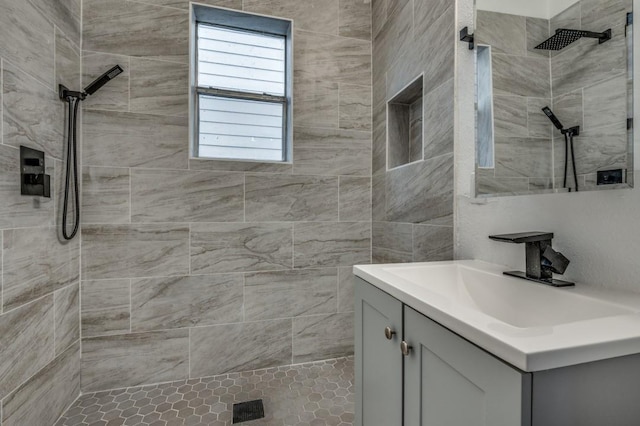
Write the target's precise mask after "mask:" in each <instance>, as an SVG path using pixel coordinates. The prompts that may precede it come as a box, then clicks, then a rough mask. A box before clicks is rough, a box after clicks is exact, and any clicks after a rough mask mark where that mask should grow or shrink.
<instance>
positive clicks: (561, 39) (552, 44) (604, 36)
mask: <svg viewBox="0 0 640 426" xmlns="http://www.w3.org/2000/svg"><path fill="white" fill-rule="evenodd" d="M583 37H585V38H597V39H598V42H599V43H600V44H602V43H604V42H606V41H609V40H611V28H609V29H608V30H606V31H604V32H601V33H596V32H593V31H582V30H572V29H569V28H558V29H557V30H556V33H555V34H554V35H552V36H551V37H549V38H548V39H546V40H545V41H543V42H542V43H540V44H539V45H537V46H536V47H535V48H536V49H539V50H562V49H564V48H565V47H567V46H568V45H570V44H571V43H573V42H575V41H577V40H580V39H581V38H583Z"/></svg>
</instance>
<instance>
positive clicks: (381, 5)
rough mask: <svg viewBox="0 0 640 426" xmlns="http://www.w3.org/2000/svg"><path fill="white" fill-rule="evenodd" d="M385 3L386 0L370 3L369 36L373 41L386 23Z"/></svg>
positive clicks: (375, 0) (376, 0)
mask: <svg viewBox="0 0 640 426" xmlns="http://www.w3.org/2000/svg"><path fill="white" fill-rule="evenodd" d="M387 1H388V0H372V1H371V36H372V38H374V39H375V38H376V37H377V36H378V33H379V32H380V30H382V28H383V27H384V24H385V23H386V22H387Z"/></svg>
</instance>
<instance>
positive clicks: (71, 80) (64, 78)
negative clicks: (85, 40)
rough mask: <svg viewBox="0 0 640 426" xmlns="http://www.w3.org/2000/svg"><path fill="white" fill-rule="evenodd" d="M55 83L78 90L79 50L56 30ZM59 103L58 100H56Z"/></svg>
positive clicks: (79, 73) (76, 44)
mask: <svg viewBox="0 0 640 426" xmlns="http://www.w3.org/2000/svg"><path fill="white" fill-rule="evenodd" d="M55 56H56V62H55V64H56V83H58V84H64V85H65V86H67V87H69V88H70V89H71V90H76V89H79V88H80V84H81V72H80V48H79V46H78V43H77V42H76V43H74V42H73V41H72V40H70V39H69V38H67V37H65V35H64V34H63V33H62V32H61V31H60V30H59V29H58V28H56V55H55ZM58 102H59V100H58ZM58 105H59V104H58Z"/></svg>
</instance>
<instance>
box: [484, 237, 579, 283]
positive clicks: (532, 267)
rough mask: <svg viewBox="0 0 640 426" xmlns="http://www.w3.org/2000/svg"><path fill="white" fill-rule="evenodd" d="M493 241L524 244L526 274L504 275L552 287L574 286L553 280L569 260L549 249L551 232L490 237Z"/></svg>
mask: <svg viewBox="0 0 640 426" xmlns="http://www.w3.org/2000/svg"><path fill="white" fill-rule="evenodd" d="M489 238H491V239H492V240H494V241H502V242H506V243H514V244H521V243H524V244H525V249H526V255H527V266H526V272H520V271H507V272H505V273H504V274H505V275H509V276H512V277H517V278H524V279H526V280H529V281H535V282H538V283H542V284H548V285H551V286H554V287H572V286H574V285H575V284H574V283H572V282H568V281H562V280H557V279H555V278H553V273H554V272H555V273H556V274H564V271H566V270H567V266H569V259H567V258H566V257H564V256H563V255H562V253H559V252H557V251H555V250H554V249H553V248H551V240H552V239H553V233H552V232H521V233H518V234H504V235H490V236H489Z"/></svg>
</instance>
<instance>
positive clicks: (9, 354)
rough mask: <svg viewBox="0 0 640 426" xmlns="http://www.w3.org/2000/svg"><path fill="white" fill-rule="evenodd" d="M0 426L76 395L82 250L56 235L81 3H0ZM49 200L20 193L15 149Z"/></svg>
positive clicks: (48, 417) (35, 420)
mask: <svg viewBox="0 0 640 426" xmlns="http://www.w3.org/2000/svg"><path fill="white" fill-rule="evenodd" d="M0 10H1V11H2V12H1V13H0V128H1V129H2V132H1V133H0V259H2V262H0V301H1V302H0V342H1V343H0V425H3V426H21V425H30V426H50V425H52V424H53V423H54V422H55V421H56V420H57V418H58V417H59V416H60V415H61V414H62V413H63V412H64V411H65V410H66V408H67V407H68V406H69V405H70V404H71V403H72V402H73V401H74V400H75V398H76V397H77V396H78V395H79V392H80V344H79V342H80V341H79V339H80V317H79V311H80V306H79V300H80V294H79V293H80V290H79V274H80V264H79V244H78V241H77V240H76V241H74V242H71V243H62V242H61V241H60V239H59V236H58V231H59V229H58V224H59V223H60V217H59V207H60V205H61V202H60V201H61V197H60V194H61V187H60V184H61V176H62V164H63V163H62V160H63V150H64V144H63V142H64V134H65V123H64V112H65V107H64V104H63V103H62V102H61V101H60V100H59V99H58V95H57V85H58V83H64V84H65V85H67V86H69V87H73V88H74V89H77V88H78V87H79V86H80V2H79V1H58V0H55V1H48V0H24V1H14V0H0ZM20 145H25V146H28V147H32V148H36V149H40V150H43V151H45V153H46V162H47V168H48V170H47V172H48V173H49V174H50V175H51V176H52V188H51V194H52V197H51V198H50V199H45V198H39V197H38V198H34V197H23V196H21V195H20V182H19V169H20V167H19V147H20Z"/></svg>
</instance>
